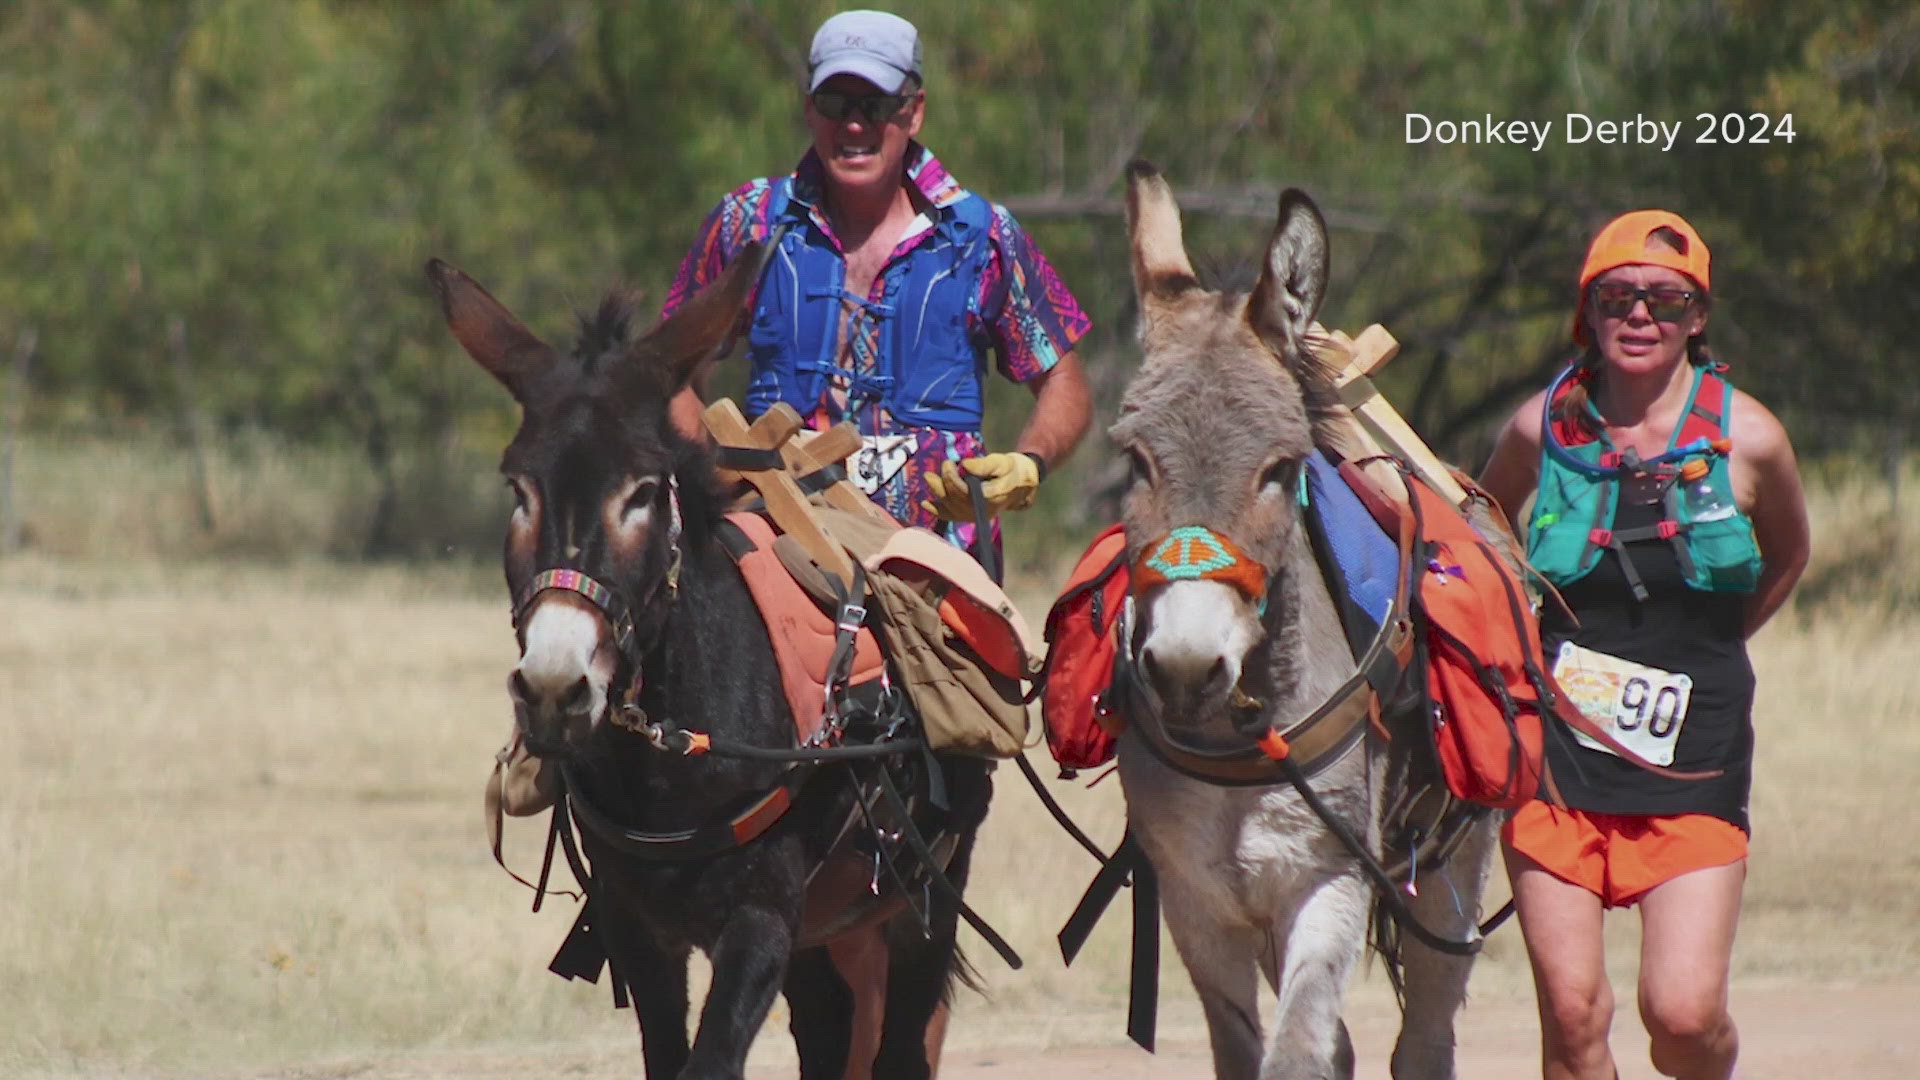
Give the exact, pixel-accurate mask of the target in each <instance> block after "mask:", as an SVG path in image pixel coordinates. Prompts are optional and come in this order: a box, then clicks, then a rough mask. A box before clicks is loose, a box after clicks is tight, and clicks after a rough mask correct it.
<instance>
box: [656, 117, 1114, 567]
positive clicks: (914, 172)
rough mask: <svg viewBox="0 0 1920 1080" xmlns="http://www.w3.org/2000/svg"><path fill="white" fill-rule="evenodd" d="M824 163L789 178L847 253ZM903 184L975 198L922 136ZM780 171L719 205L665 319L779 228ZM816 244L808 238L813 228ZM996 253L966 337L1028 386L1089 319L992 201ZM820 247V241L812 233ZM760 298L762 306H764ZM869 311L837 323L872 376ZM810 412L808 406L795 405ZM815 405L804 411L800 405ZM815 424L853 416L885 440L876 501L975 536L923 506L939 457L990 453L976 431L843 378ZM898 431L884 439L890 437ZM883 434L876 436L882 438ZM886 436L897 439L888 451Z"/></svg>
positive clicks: (918, 235)
mask: <svg viewBox="0 0 1920 1080" xmlns="http://www.w3.org/2000/svg"><path fill="white" fill-rule="evenodd" d="M822 168H823V167H822V165H821V163H820V159H819V158H818V157H817V156H816V155H815V154H814V152H813V151H811V150H809V151H808V152H807V155H806V157H804V158H803V159H801V161H800V165H799V167H798V168H797V169H795V170H794V173H793V191H794V198H795V199H796V200H799V201H802V202H805V203H806V204H808V206H809V207H811V208H812V209H811V210H810V215H809V216H810V217H811V220H812V222H813V224H814V225H815V226H816V227H817V228H818V235H819V237H821V238H824V242H826V243H829V244H831V245H833V248H834V251H835V252H836V253H838V252H839V240H838V239H837V238H835V236H834V233H833V227H832V225H831V224H830V223H829V222H828V221H827V219H826V215H825V214H824V213H823V212H821V210H820V209H819V207H820V205H821V203H822V201H823V200H822V198H821V196H820V193H821V191H822V184H823V180H822ZM906 171H907V181H908V183H911V184H912V185H914V187H915V188H916V189H917V190H918V191H919V193H920V194H921V195H922V196H924V197H925V199H926V201H927V203H928V204H929V205H931V206H932V208H933V212H934V213H939V212H940V211H941V210H942V209H943V208H945V207H948V206H950V205H952V204H953V203H954V202H956V201H958V200H959V199H961V198H963V197H964V196H966V195H967V192H966V191H965V190H964V189H962V188H961V187H960V185H959V184H958V183H956V182H955V181H954V179H953V177H952V176H951V175H949V174H948V173H947V170H946V169H945V167H943V166H942V165H941V164H940V162H939V160H938V159H937V158H935V157H934V156H933V154H932V153H930V152H929V151H928V150H927V149H926V148H924V147H922V146H920V145H919V144H918V143H910V144H909V145H908V148H907V170H906ZM779 179H780V178H778V177H765V178H762V179H758V180H752V181H749V182H747V183H745V184H742V185H741V186H740V187H739V188H737V189H735V190H734V191H733V192H731V193H730V194H728V195H727V196H726V197H725V198H724V199H722V200H721V201H720V205H718V206H716V207H715V208H714V209H713V211H712V213H710V214H708V215H707V220H706V222H705V223H704V224H703V225H702V226H701V228H700V236H699V239H698V240H697V241H696V242H695V244H694V246H693V248H692V250H690V251H688V252H687V256H686V258H685V259H684V260H682V261H681V263H680V269H679V272H678V273H676V274H675V275H674V279H673V286H672V288H671V289H669V290H668V292H667V301H666V304H665V305H664V306H663V308H662V311H661V317H662V318H664V317H666V316H667V315H670V314H672V313H673V311H674V309H675V308H677V307H679V306H680V304H681V303H682V302H683V301H685V300H686V299H687V298H688V297H689V296H691V295H693V294H694V293H695V292H697V291H699V289H700V288H701V287H702V286H704V285H706V284H707V283H708V282H711V281H713V280H714V279H716V278H717V277H719V276H720V272H721V271H722V270H723V269H724V268H725V267H726V265H727V263H728V262H729V261H731V260H732V259H733V258H734V257H735V256H736V255H737V254H739V252H740V250H741V249H742V248H744V247H745V246H746V245H747V244H748V243H751V242H753V241H762V242H764V241H766V240H767V239H768V238H769V237H770V236H771V235H772V233H773V228H774V225H773V223H772V222H771V221H770V220H769V215H770V212H771V210H772V204H773V202H774V200H773V199H772V198H771V196H772V194H773V191H774V185H775V184H776V183H777V181H778V180H779ZM933 236H934V230H933V227H932V224H931V222H929V221H927V219H926V217H925V215H922V216H921V218H919V219H917V220H916V222H915V225H914V227H913V228H910V229H909V231H908V234H907V235H906V236H905V237H903V238H902V239H901V240H900V242H899V243H898V244H897V245H896V246H895V247H894V250H893V252H892V254H891V255H889V256H888V259H887V263H886V265H885V266H884V267H882V268H881V270H880V273H879V274H877V275H876V276H875V277H874V281H873V285H872V287H871V289H870V290H869V294H868V298H869V300H870V301H874V302H877V301H879V300H880V298H881V297H882V296H883V295H884V292H885V289H886V285H887V280H888V276H889V275H890V274H894V273H896V272H901V271H903V270H904V267H905V265H906V264H905V261H904V259H903V256H905V255H906V254H908V253H909V252H911V251H912V250H913V249H914V247H915V246H916V245H918V244H921V243H924V242H928V241H930V240H931V239H932V238H933ZM809 238H810V240H811V238H812V234H809ZM989 239H990V241H991V243H992V252H991V255H990V257H989V259H988V262H987V267H986V270H985V271H984V272H983V273H982V274H981V275H980V281H979V285H978V288H977V292H976V293H975V303H974V304H973V306H972V311H973V314H970V315H969V316H968V327H967V329H968V332H969V333H970V334H973V335H976V336H978V337H980V338H983V339H984V340H986V341H988V342H990V343H991V344H992V345H993V349H994V352H995V354H996V357H997V366H998V367H999V370H1000V373H1001V374H1002V375H1004V376H1006V377H1007V378H1009V379H1011V380H1013V381H1014V382H1026V381H1028V380H1029V379H1033V378H1035V377H1036V376H1039V375H1041V374H1043V373H1045V372H1046V371H1048V370H1050V369H1051V368H1052V367H1053V366H1054V365H1055V364H1057V363H1059V361H1060V358H1061V357H1062V356H1065V355H1066V354H1067V353H1068V352H1070V351H1072V349H1073V347H1074V345H1075V344H1076V343H1077V342H1079V341H1080V339H1081V338H1082V337H1084V336H1086V333H1087V328H1088V326H1089V322H1088V319H1087V315H1086V313H1085V312H1084V311H1082V310H1081V308H1080V305H1079V302H1078V301H1076V300H1075V299H1074V298H1073V294H1072V293H1069V292H1068V291H1067V288H1066V286H1065V285H1063V284H1062V283H1061V281H1060V278H1059V275H1058V274H1056V273H1055V272H1054V269H1053V267H1052V265H1050V264H1049V263H1048V262H1047V260H1046V258H1045V257H1044V256H1043V255H1041V254H1040V250H1039V249H1038V248H1037V247H1035V246H1034V244H1033V241H1032V239H1031V238H1029V237H1028V236H1027V233H1026V231H1025V230H1024V229H1022V228H1021V227H1020V225H1019V223H1018V222H1016V221H1014V219H1013V215H1012V214H1010V213H1008V212H1007V210H1006V208H1005V207H1002V206H998V205H995V206H994V207H993V225H992V228H991V231H990V233H989ZM812 242H820V241H818V240H813V241H812ZM757 299H758V298H757V295H756V297H755V302H756V303H757ZM864 313H865V308H864V306H863V305H861V304H860V303H859V302H857V301H855V300H852V299H848V300H846V301H844V302H843V304H842V309H841V313H840V319H839V323H838V327H837V340H838V342H839V344H838V346H837V348H838V352H839V358H840V366H842V367H845V368H848V369H851V370H855V371H862V372H870V371H872V370H873V368H874V366H875V364H876V363H877V362H878V356H879V351H880V350H879V346H878V342H877V341H876V334H877V325H876V323H875V321H874V320H873V319H871V318H866V317H863V316H864ZM792 404H794V405H795V406H796V407H802V403H800V402H794V403H792ZM806 411H807V410H806V409H805V408H803V407H802V412H803V413H804V412H806ZM807 419H808V423H809V424H810V425H812V426H814V427H816V428H822V429H824V428H827V427H830V426H832V425H833V424H835V423H838V422H839V421H841V420H853V421H855V422H856V423H857V424H858V425H859V429H860V433H861V434H862V435H863V436H869V437H870V438H869V440H868V441H869V444H870V445H876V446H886V450H887V452H886V453H884V454H883V455H882V456H881V459H880V461H881V462H882V463H887V462H898V463H899V465H898V467H897V468H895V467H893V465H892V464H881V473H882V475H881V477H880V479H879V487H878V490H876V491H874V492H873V499H874V501H875V502H878V503H879V504H880V505H881V506H883V507H885V508H886V510H887V512H888V513H890V514H892V515H893V516H894V517H895V518H897V519H899V520H900V521H903V522H905V523H907V524H909V525H921V526H925V527H926V528H930V529H934V530H935V531H937V532H940V533H941V534H942V535H944V536H946V537H947V538H948V539H950V540H952V541H954V542H955V543H957V544H960V545H962V546H965V545H966V544H968V543H970V542H971V540H972V534H973V529H972V526H971V525H965V526H954V525H952V524H949V523H947V522H943V521H941V520H940V519H938V518H937V517H935V516H934V515H932V514H931V513H928V512H927V511H926V510H925V509H923V508H922V507H921V505H920V504H921V503H922V502H923V501H925V500H927V499H929V498H930V497H931V495H930V493H929V491H928V489H927V482H926V478H927V475H928V474H929V473H931V472H934V471H937V470H938V469H939V468H940V464H941V462H943V461H949V460H955V461H957V460H959V459H961V458H967V457H976V456H979V455H980V454H981V453H983V452H984V444H983V442H982V440H981V437H980V433H979V432H977V431H942V430H937V429H934V428H926V427H914V426H910V425H907V424H904V423H900V422H897V421H895V420H894V419H893V417H892V416H890V415H889V414H888V413H887V410H886V408H885V406H884V405H881V404H878V403H874V404H868V405H864V406H861V407H859V408H858V409H857V410H854V411H853V412H849V411H848V409H847V388H846V386H845V385H844V384H843V383H842V382H841V381H840V380H834V384H830V385H829V386H828V388H827V390H826V392H825V393H824V394H822V395H821V400H819V401H818V402H814V403H812V411H811V414H810V415H808V417H807ZM889 436H891V437H893V438H892V439H887V438H885V437H889ZM874 437H879V438H874ZM888 443H897V444H898V445H891V446H887V445H886V444H888Z"/></svg>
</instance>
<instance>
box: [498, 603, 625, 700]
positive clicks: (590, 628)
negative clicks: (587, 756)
mask: <svg viewBox="0 0 1920 1080" xmlns="http://www.w3.org/2000/svg"><path fill="white" fill-rule="evenodd" d="M600 627H601V622H600V620H599V619H598V618H596V617H595V616H594V615H592V614H591V613H589V612H587V611H583V610H581V609H580V608H579V607H578V606H576V605H573V604H555V603H538V604H535V605H534V607H533V612H532V614H531V615H530V616H528V618H527V629H526V639H527V646H526V651H525V652H523V653H521V654H520V665H519V669H518V670H519V672H520V678H521V679H522V680H524V681H525V683H526V686H527V690H528V691H529V692H530V693H531V694H532V696H533V699H534V700H533V701H531V702H528V703H527V704H528V705H531V706H536V708H537V707H538V705H537V703H545V704H546V705H547V706H548V707H552V706H553V705H554V704H555V703H557V702H560V701H564V700H566V698H567V696H568V695H569V694H571V693H573V691H574V688H575V687H576V686H577V685H578V684H579V682H580V680H581V679H582V678H584V679H586V680H587V687H588V690H589V693H590V694H591V697H590V698H589V701H588V705H589V711H588V712H587V713H586V716H588V717H590V718H595V719H597V718H598V717H599V716H600V714H601V712H602V710H603V709H604V708H605V707H606V703H607V684H608V683H609V682H611V681H612V679H613V672H612V671H610V670H607V668H608V666H609V665H608V663H607V661H606V660H605V659H602V658H601V657H600Z"/></svg>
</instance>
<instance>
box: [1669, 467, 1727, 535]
mask: <svg viewBox="0 0 1920 1080" xmlns="http://www.w3.org/2000/svg"><path fill="white" fill-rule="evenodd" d="M1711 472H1712V470H1711V469H1710V468H1709V467H1708V466H1707V463H1706V462H1704V461H1701V460H1700V459H1699V458H1695V459H1694V460H1692V461H1689V462H1687V463H1686V464H1685V465H1682V466H1680V497H1681V498H1683V499H1685V500H1686V503H1687V518H1688V520H1691V521H1719V520H1721V519H1723V518H1730V517H1732V516H1733V514H1734V510H1735V507H1734V505H1733V495H1732V493H1731V492H1727V491H1722V490H1721V489H1719V488H1717V487H1715V486H1714V484H1713V480H1712V478H1711V477H1710V476H1709V475H1708V474H1709V473H1711Z"/></svg>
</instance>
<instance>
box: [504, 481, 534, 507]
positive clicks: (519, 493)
mask: <svg viewBox="0 0 1920 1080" xmlns="http://www.w3.org/2000/svg"><path fill="white" fill-rule="evenodd" d="M507 490H508V491H510V492H512V493H513V512H514V513H515V514H524V513H526V512H527V508H528V507H529V506H530V505H532V500H530V499H529V498H528V497H527V486H526V485H525V484H524V483H522V482H521V481H520V478H519V477H517V476H509V477H507Z"/></svg>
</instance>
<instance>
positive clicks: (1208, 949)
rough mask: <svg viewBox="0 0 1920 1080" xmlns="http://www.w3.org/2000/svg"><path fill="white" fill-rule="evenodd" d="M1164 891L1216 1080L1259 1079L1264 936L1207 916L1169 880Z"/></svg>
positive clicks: (1171, 929) (1164, 882) (1164, 902)
mask: <svg viewBox="0 0 1920 1080" xmlns="http://www.w3.org/2000/svg"><path fill="white" fill-rule="evenodd" d="M1160 888H1161V900H1162V905H1161V910H1162V911H1163V912H1164V913H1165V916H1166V920H1167V930H1168V931H1169V932H1170V933H1171V934H1172V936H1173V945H1174V948H1175V949H1178V950H1179V952H1180V962H1181V963H1183V964H1185V965H1186V968H1187V977H1188V978H1190V979H1192V980H1193V989H1194V991H1195V992H1196V993H1197V994H1199V996H1200V1009H1201V1011H1202V1012H1203V1013H1204V1014H1205V1015H1206V1019H1207V1041H1208V1042H1209V1043H1210V1044H1211V1045H1212V1048H1213V1075H1214V1077H1215V1080H1255V1078H1256V1077H1257V1076H1258V1075H1259V1072H1260V1001H1259V978H1260V976H1259V968H1258V966H1257V957H1258V956H1259V954H1260V947H1261V940H1260V934H1259V933H1258V932H1257V931H1255V930H1254V929H1253V928H1252V927H1249V926H1245V925H1242V924H1237V923H1228V922H1221V921H1215V920H1213V919H1211V918H1209V917H1207V915H1206V914H1205V911H1204V909H1203V908H1202V907H1201V905H1199V904H1197V903H1194V902H1192V901H1190V900H1188V899H1183V898H1182V896H1181V891H1182V890H1181V889H1180V888H1179V886H1178V884H1177V882H1176V881H1174V880H1170V879H1169V878H1168V877H1166V876H1162V877H1161V880H1160Z"/></svg>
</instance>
